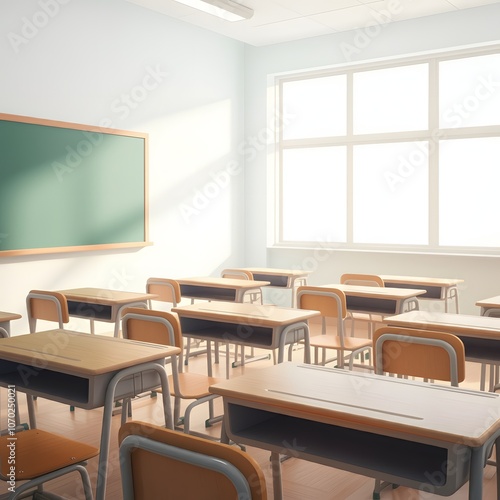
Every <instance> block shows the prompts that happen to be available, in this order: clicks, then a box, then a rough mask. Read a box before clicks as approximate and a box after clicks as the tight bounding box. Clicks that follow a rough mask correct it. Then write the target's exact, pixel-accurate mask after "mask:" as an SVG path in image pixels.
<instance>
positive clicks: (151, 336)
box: [122, 307, 183, 349]
mask: <svg viewBox="0 0 500 500" xmlns="http://www.w3.org/2000/svg"><path fill="white" fill-rule="evenodd" d="M122 334H123V338H124V339H131V340H139V341H141V342H150V343H153V344H162V345H171V346H176V347H179V348H180V349H182V345H183V341H182V331H181V325H180V323H179V318H178V316H177V315H176V314H174V313H171V312H167V311H157V310H153V309H142V308H140V307H129V308H127V309H125V311H124V314H123V317H122Z"/></svg>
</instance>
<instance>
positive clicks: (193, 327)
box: [180, 318, 277, 349]
mask: <svg viewBox="0 0 500 500" xmlns="http://www.w3.org/2000/svg"><path fill="white" fill-rule="evenodd" d="M180 322H181V328H182V332H183V334H184V335H185V336H186V337H195V338H202V339H205V340H211V341H220V342H229V343H230V344H243V345H247V346H254V347H262V348H265V349H271V348H273V347H277V346H273V345H272V342H273V330H272V328H268V327H262V326H253V325H245V324H236V323H226V322H223V321H207V320H203V319H196V318H180Z"/></svg>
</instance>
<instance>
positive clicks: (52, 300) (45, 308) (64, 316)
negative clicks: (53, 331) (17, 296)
mask: <svg viewBox="0 0 500 500" xmlns="http://www.w3.org/2000/svg"><path fill="white" fill-rule="evenodd" d="M26 309H27V312H28V322H29V328H30V332H31V333H33V332H34V331H35V329H36V320H37V319H41V320H45V321H55V322H56V323H58V324H59V328H64V324H65V323H69V311H68V302H67V300H66V297H65V296H64V295H63V294H62V293H59V292H51V291H47V290H31V291H30V292H29V293H28V295H27V296H26Z"/></svg>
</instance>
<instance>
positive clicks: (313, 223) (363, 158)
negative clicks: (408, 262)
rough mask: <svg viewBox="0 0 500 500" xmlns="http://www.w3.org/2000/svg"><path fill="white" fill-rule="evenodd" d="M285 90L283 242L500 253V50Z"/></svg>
mask: <svg viewBox="0 0 500 500" xmlns="http://www.w3.org/2000/svg"><path fill="white" fill-rule="evenodd" d="M277 88H278V94H279V97H280V98H279V99H278V102H279V104H278V108H279V109H278V112H279V113H280V116H287V121H286V123H285V124H284V125H283V126H282V128H281V130H280V133H279V136H278V139H277V143H276V160H277V161H276V162H275V164H276V165H277V168H278V171H277V176H276V179H277V180H278V181H277V188H278V189H276V193H277V199H276V201H277V204H276V206H277V208H278V209H277V220H276V229H277V231H276V235H277V236H276V242H277V244H280V245H285V246H297V245H298V246H311V245H317V244H322V245H324V246H331V247H334V248H347V249H386V250H391V249H393V250H399V251H400V250H408V251H423V252H442V253H445V252H452V253H486V254H492V253H498V251H499V250H500V226H499V225H498V223H497V221H498V219H499V217H500V196H499V195H498V186H499V185H500V48H498V47H495V48H489V49H483V50H482V51H479V50H477V49H476V50H475V51H472V50H469V51H467V52H465V51H462V52H459V51H456V52H449V53H447V54H441V55H436V54H434V55H432V56H428V57H423V56H421V57H418V58H408V59H406V60H398V61H393V62H391V63H388V62H387V61H385V62H384V63H380V64H373V63H371V64H366V65H360V66H349V67H347V68H342V69H339V68H337V69H335V70H331V71H329V72H326V71H323V72H321V73H314V74H300V75H294V76H290V75H287V76H286V77H283V78H277Z"/></svg>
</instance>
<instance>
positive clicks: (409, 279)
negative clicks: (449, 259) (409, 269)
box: [379, 274, 464, 286]
mask: <svg viewBox="0 0 500 500" xmlns="http://www.w3.org/2000/svg"><path fill="white" fill-rule="evenodd" d="M379 276H380V277H381V278H382V279H383V280H384V281H387V282H389V283H408V284H411V285H430V286H455V285H458V284H459V283H463V282H464V280H462V279H455V278H429V277H423V276H397V275H392V274H379Z"/></svg>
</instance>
